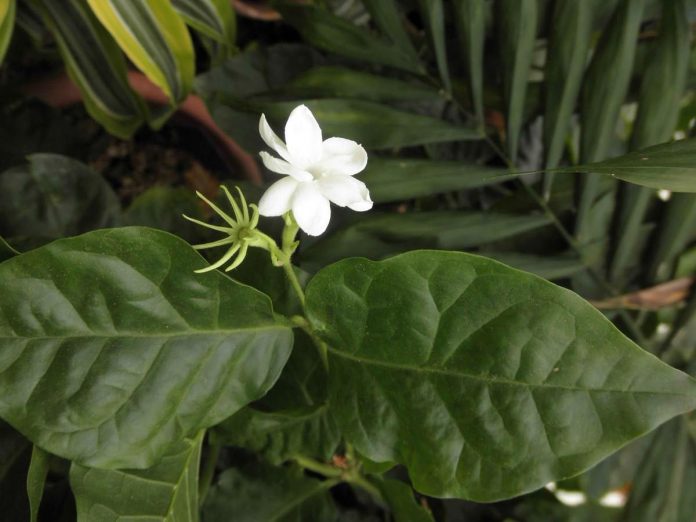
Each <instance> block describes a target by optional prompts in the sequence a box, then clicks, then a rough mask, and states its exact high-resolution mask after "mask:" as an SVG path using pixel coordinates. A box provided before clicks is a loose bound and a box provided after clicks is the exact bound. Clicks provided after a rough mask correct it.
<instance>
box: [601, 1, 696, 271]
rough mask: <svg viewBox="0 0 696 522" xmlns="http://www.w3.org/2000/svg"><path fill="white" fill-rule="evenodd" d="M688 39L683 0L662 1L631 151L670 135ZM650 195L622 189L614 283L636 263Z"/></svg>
mask: <svg viewBox="0 0 696 522" xmlns="http://www.w3.org/2000/svg"><path fill="white" fill-rule="evenodd" d="M690 37H691V35H690V30H689V21H688V17H687V14H686V6H685V4H684V2H683V0H668V1H666V2H664V8H663V12H662V23H661V29H660V34H659V36H658V37H657V39H656V40H655V42H654V43H653V44H652V45H651V48H650V56H651V58H650V60H649V61H648V63H647V66H646V68H645V72H644V73H643V81H642V83H641V87H640V95H639V98H638V115H637V117H636V121H635V123H634V125H633V134H632V136H631V149H633V150H635V149H641V148H644V147H648V146H650V145H656V144H658V143H662V142H664V141H667V140H669V139H670V138H671V137H672V134H673V133H674V130H675V127H676V125H677V120H678V118H679V110H680V107H681V100H682V95H683V94H684V87H685V84H686V76H687V72H688V70H689V42H690ZM653 195H654V191H651V190H648V189H646V188H643V187H633V186H629V187H626V188H625V190H624V193H623V195H622V200H621V205H620V208H621V214H620V215H619V219H618V223H617V231H616V237H617V239H618V245H617V246H616V252H615V254H614V258H613V263H612V278H613V279H614V280H615V281H617V280H618V281H619V282H621V281H622V280H624V279H625V278H626V274H627V273H628V272H629V271H630V270H631V269H632V268H635V266H636V265H637V264H638V263H639V260H640V258H641V250H642V247H643V241H642V239H643V237H644V236H643V234H642V232H643V228H644V223H643V220H644V218H645V214H646V212H647V210H648V205H649V203H650V202H651V201H652V199H653Z"/></svg>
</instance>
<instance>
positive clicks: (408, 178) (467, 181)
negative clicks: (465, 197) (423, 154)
mask: <svg viewBox="0 0 696 522" xmlns="http://www.w3.org/2000/svg"><path fill="white" fill-rule="evenodd" d="M359 177H360V180H361V181H363V182H364V183H365V184H366V185H367V187H368V188H369V189H370V196H371V197H372V200H373V201H375V202H377V203H385V202H390V201H403V200H405V199H410V198H418V197H422V196H429V195H432V194H441V193H443V192H450V191H453V190H464V189H472V188H478V187H484V186H487V185H493V184H495V183H500V182H502V181H506V180H508V179H513V178H515V177H517V175H516V174H514V173H513V174H511V173H510V171H509V170H506V169H498V168H492V167H484V166H482V165H466V164H464V163H462V162H459V161H431V160H420V159H408V158H406V159H382V158H377V157H375V158H370V160H369V161H368V164H367V169H366V170H365V172H364V173H361V174H360V175H359Z"/></svg>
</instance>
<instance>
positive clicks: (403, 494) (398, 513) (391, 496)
mask: <svg viewBox="0 0 696 522" xmlns="http://www.w3.org/2000/svg"><path fill="white" fill-rule="evenodd" d="M372 482H374V483H375V484H376V485H377V488H378V489H379V491H380V493H381V494H382V496H383V497H384V500H386V502H387V504H389V508H390V509H391V515H392V517H393V520H394V522H434V520H435V519H434V518H433V515H432V514H431V513H430V512H429V511H428V510H427V509H426V508H424V507H423V506H421V505H419V504H417V503H416V499H415V498H413V490H412V489H411V487H410V486H409V485H408V484H405V483H403V482H401V481H400V480H393V479H381V478H376V477H375V478H372Z"/></svg>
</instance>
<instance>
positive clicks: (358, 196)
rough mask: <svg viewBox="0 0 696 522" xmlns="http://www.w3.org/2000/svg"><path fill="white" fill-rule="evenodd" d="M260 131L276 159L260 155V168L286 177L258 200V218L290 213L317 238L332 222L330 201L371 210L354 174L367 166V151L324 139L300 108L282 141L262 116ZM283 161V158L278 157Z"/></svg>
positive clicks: (309, 115) (340, 140)
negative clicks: (261, 163)
mask: <svg viewBox="0 0 696 522" xmlns="http://www.w3.org/2000/svg"><path fill="white" fill-rule="evenodd" d="M259 132H260V133H261V137H262V138H263V141H265V142H266V144H267V145H268V146H269V147H271V148H272V149H273V150H274V151H276V152H277V153H278V155H279V156H280V158H276V157H274V156H271V155H270V154H268V153H267V152H261V153H260V154H261V159H262V160H263V164H264V165H266V167H267V168H268V169H269V170H272V171H273V172H277V173H278V174H284V175H285V177H284V178H282V179H281V180H280V181H276V182H275V183H274V184H273V185H271V186H270V187H269V188H268V190H267V191H266V193H265V194H264V195H263V197H262V198H261V201H259V212H260V213H261V215H262V216H281V215H283V214H285V213H286V212H288V211H289V210H292V214H293V216H294V218H295V220H296V221H297V224H298V225H299V226H300V228H301V229H302V230H304V231H305V232H306V233H307V234H310V235H312V236H318V235H320V234H321V233H323V232H324V231H325V230H326V227H327V226H328V225H329V220H330V219H331V207H330V204H329V202H332V203H335V204H336V205H338V206H339V207H348V208H350V209H351V210H357V211H358V212H363V211H365V210H370V209H371V208H372V200H371V199H370V193H369V191H368V190H367V187H366V186H365V184H364V183H363V182H362V181H358V180H357V179H355V178H354V177H353V176H354V175H355V174H357V173H358V172H360V171H362V170H363V169H364V168H365V165H367V152H365V149H364V148H362V147H361V146H360V145H358V144H357V143H355V142H354V141H351V140H347V139H345V138H329V139H327V140H323V139H322V135H321V129H320V128H319V124H318V123H317V120H315V119H314V115H313V114H312V112H311V111H310V110H309V109H308V108H307V107H305V106H304V105H300V106H299V107H296V108H295V109H294V110H293V111H292V113H291V114H290V117H289V118H288V121H287V123H286V124H285V143H283V141H282V140H281V139H280V138H279V137H278V136H277V135H276V134H275V132H273V130H272V129H271V127H270V125H269V124H268V122H267V121H266V116H265V115H261V120H260V121H259ZM281 158H282V159H281Z"/></svg>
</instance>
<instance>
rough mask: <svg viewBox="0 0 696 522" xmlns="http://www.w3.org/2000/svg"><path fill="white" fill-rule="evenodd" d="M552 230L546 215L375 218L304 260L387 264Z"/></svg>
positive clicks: (341, 234) (312, 263) (336, 235)
mask: <svg viewBox="0 0 696 522" xmlns="http://www.w3.org/2000/svg"><path fill="white" fill-rule="evenodd" d="M549 224H550V221H549V220H548V218H547V217H545V216H542V215H538V216H535V215H527V216H525V215H519V214H501V213H494V212H464V211H460V212H446V211H435V212H410V213H407V214H373V215H372V216H370V217H367V218H364V219H361V220H360V221H358V222H357V223H354V224H352V225H349V226H347V227H345V228H343V229H339V230H338V231H336V232H335V233H333V234H331V235H329V236H327V237H326V238H323V239H322V240H321V241H318V242H317V243H314V244H313V245H312V246H311V247H309V248H307V249H306V250H302V251H301V260H302V263H303V264H305V263H307V264H309V266H311V267H315V266H317V265H319V266H322V265H325V264H328V263H332V262H334V261H338V260H339V259H342V258H344V257H350V256H364V257H367V258H370V259H381V258H383V257H386V256H388V255H392V254H397V253H400V252H405V251H407V250H413V249H416V248H437V249H456V250H459V249H468V248H476V247H479V246H480V245H485V244H489V243H493V242H495V241H500V240H503V239H506V238H510V237H514V236H516V235H518V234H521V233H523V232H528V231H530V230H536V229H539V228H541V227H544V226H547V225H549Z"/></svg>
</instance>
